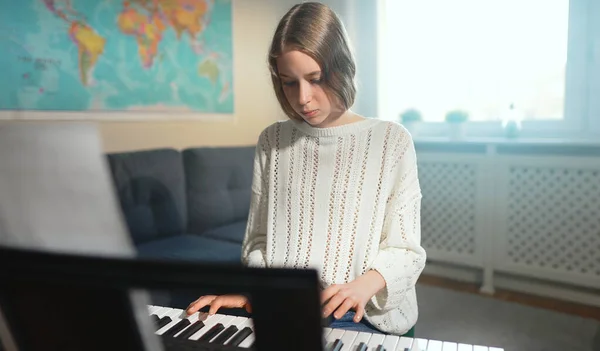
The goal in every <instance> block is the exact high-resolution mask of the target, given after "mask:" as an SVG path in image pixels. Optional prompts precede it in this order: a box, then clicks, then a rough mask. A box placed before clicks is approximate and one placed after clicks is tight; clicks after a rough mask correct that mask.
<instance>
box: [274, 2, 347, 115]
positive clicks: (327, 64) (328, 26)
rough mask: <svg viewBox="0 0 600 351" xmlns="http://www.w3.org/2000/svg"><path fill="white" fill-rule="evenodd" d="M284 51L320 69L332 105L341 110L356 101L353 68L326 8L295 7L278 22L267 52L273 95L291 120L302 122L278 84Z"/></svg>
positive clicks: (338, 23) (339, 28)
mask: <svg viewBox="0 0 600 351" xmlns="http://www.w3.org/2000/svg"><path fill="white" fill-rule="evenodd" d="M286 50H298V51H300V52H303V53H305V54H306V55H308V56H310V57H311V58H312V59H313V60H315V61H316V62H317V63H318V64H319V66H320V67H321V80H322V84H323V87H324V89H325V91H326V92H327V94H328V96H329V97H330V99H332V100H333V102H334V103H338V104H340V105H341V107H343V108H344V110H347V109H349V108H350V107H351V106H352V105H353V104H354V99H355V97H356V82H355V76H356V64H355V61H354V56H353V54H352V51H351V49H350V43H349V39H348V35H347V32H346V29H345V28H344V25H343V23H342V21H341V20H340V19H339V17H338V16H337V15H336V13H335V12H334V11H333V10H331V9H330V8H329V7H328V6H326V5H324V4H321V3H318V2H304V3H301V4H297V5H294V6H293V7H292V8H291V9H290V10H289V11H288V12H287V13H286V14H285V15H284V16H283V18H282V19H281V21H280V22H279V24H278V26H277V29H276V30H275V34H274V36H273V40H272V42H271V47H270V50H269V57H268V61H269V70H270V72H271V79H272V81H273V88H274V89H275V95H276V96H277V100H278V101H279V104H280V105H281V107H282V109H283V111H284V112H285V113H286V115H288V117H290V118H294V119H302V117H301V116H299V115H298V114H297V113H296V112H294V109H293V108H292V106H290V104H289V102H288V101H287V98H286V97H285V94H284V92H283V87H282V84H281V78H280V77H279V72H278V69H277V58H278V57H279V56H280V55H282V54H283V53H284V52H285V51H286Z"/></svg>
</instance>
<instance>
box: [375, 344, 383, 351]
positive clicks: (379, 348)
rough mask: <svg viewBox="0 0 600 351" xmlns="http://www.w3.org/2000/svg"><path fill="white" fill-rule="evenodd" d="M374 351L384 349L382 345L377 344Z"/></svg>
mask: <svg viewBox="0 0 600 351" xmlns="http://www.w3.org/2000/svg"><path fill="white" fill-rule="evenodd" d="M375 351H385V349H384V348H383V345H379V346H377V348H376V349H375Z"/></svg>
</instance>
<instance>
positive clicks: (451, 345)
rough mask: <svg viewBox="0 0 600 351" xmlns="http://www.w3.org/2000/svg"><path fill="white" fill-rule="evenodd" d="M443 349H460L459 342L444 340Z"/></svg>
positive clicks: (451, 350) (453, 350) (447, 350)
mask: <svg viewBox="0 0 600 351" xmlns="http://www.w3.org/2000/svg"><path fill="white" fill-rule="evenodd" d="M442 350H443V351H458V344H457V343H455V342H449V341H444V344H443V348H442Z"/></svg>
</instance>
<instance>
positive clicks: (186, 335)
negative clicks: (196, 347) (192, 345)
mask: <svg viewBox="0 0 600 351" xmlns="http://www.w3.org/2000/svg"><path fill="white" fill-rule="evenodd" d="M202 328H204V322H202V321H196V322H195V323H194V324H192V325H190V327H189V328H187V329H186V330H184V331H182V332H181V334H179V335H177V336H176V338H181V339H189V338H190V336H192V335H194V334H196V332H197V331H198V330H200V329H202Z"/></svg>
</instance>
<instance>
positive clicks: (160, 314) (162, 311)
mask: <svg viewBox="0 0 600 351" xmlns="http://www.w3.org/2000/svg"><path fill="white" fill-rule="evenodd" d="M172 310H173V309H172V308H170V307H160V308H159V309H157V310H156V311H154V314H156V316H157V317H158V318H162V317H164V316H165V315H166V314H167V313H169V312H171V311H172Z"/></svg>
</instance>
